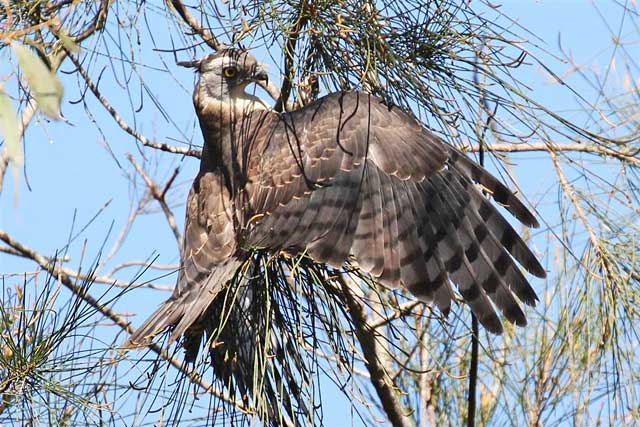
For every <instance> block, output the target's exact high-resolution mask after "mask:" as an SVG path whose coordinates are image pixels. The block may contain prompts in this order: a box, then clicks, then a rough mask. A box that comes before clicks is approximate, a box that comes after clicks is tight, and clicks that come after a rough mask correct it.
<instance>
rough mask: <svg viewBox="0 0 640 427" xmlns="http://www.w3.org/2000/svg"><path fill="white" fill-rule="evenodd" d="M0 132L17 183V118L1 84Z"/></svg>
mask: <svg viewBox="0 0 640 427" xmlns="http://www.w3.org/2000/svg"><path fill="white" fill-rule="evenodd" d="M0 133H2V137H3V138H4V151H5V153H6V154H7V157H8V158H9V162H10V163H11V166H12V170H13V178H14V182H15V183H16V185H17V182H18V178H19V174H18V172H19V168H20V166H22V149H21V148H20V132H19V130H18V118H17V116H16V111H15V109H14V108H13V105H11V99H9V95H7V94H6V92H5V91H4V88H3V87H2V85H0Z"/></svg>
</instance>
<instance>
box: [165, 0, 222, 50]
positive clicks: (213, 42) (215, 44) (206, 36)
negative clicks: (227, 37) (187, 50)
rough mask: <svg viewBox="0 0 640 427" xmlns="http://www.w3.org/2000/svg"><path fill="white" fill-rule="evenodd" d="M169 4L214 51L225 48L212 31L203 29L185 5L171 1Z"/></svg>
mask: <svg viewBox="0 0 640 427" xmlns="http://www.w3.org/2000/svg"><path fill="white" fill-rule="evenodd" d="M167 3H168V4H171V6H173V8H174V9H175V11H176V12H178V15H180V17H181V18H182V20H183V21H184V22H185V23H186V24H187V25H189V27H191V29H192V30H193V31H194V32H196V33H198V35H199V36H200V37H202V40H203V41H204V42H205V43H206V44H207V45H209V47H210V48H211V49H213V50H220V49H222V48H224V46H223V45H222V44H221V43H220V42H219V41H218V39H216V37H215V36H214V35H213V33H212V32H211V31H209V30H208V29H206V28H203V27H202V25H200V24H199V23H198V22H197V21H196V20H195V18H194V17H193V16H192V15H191V14H190V13H189V11H188V10H187V8H186V7H185V5H184V4H182V2H181V1H179V0H170V1H167Z"/></svg>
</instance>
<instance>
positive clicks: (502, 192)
mask: <svg viewBox="0 0 640 427" xmlns="http://www.w3.org/2000/svg"><path fill="white" fill-rule="evenodd" d="M250 123H252V124H253V125H251V124H250ZM239 126H240V127H239V128H238V130H237V135H238V136H237V137H240V138H241V139H243V142H242V145H243V146H244V150H242V154H241V155H240V157H242V159H241V160H240V161H239V163H240V164H242V168H243V170H244V174H245V175H246V177H247V182H246V185H245V188H246V198H247V204H246V205H247V207H248V208H249V209H250V210H251V215H250V216H251V218H250V220H249V221H248V223H247V224H245V227H247V231H248V233H247V235H248V237H247V239H246V242H245V244H244V245H245V247H251V246H253V247H267V248H271V249H278V248H283V249H288V248H292V249H295V250H297V251H300V250H306V251H307V252H308V254H309V255H310V256H311V257H312V258H313V259H315V260H316V261H318V262H326V263H330V264H331V265H334V266H339V265H341V264H342V263H343V262H344V261H345V260H347V259H348V258H349V256H351V257H352V258H351V259H352V260H353V261H355V262H357V264H358V265H359V266H360V268H361V269H363V270H364V271H366V272H369V273H371V274H372V275H373V276H375V277H377V278H379V280H380V281H381V282H382V283H385V284H387V285H389V286H404V287H405V288H407V289H408V290H409V291H410V292H412V293H413V294H414V295H416V296H417V297H419V298H421V299H424V300H428V301H433V300H435V302H436V303H437V305H438V306H439V307H440V309H441V310H442V311H443V312H447V311H448V309H449V306H450V301H451V298H452V297H453V287H452V283H453V284H455V285H457V288H458V290H459V292H460V294H461V295H462V297H463V298H464V300H465V301H466V302H467V303H468V304H469V305H470V306H471V308H472V310H473V312H474V313H475V314H476V315H477V316H478V318H479V320H480V321H481V322H482V324H483V325H484V326H485V327H486V328H487V329H489V330H491V331H493V332H498V333H499V332H500V331H501V330H502V325H501V323H500V321H499V319H498V317H497V315H496V313H495V310H494V308H493V305H495V306H497V307H498V308H499V309H500V310H501V311H502V312H503V314H504V315H505V316H506V317H507V319H509V320H510V321H511V322H514V323H517V324H520V325H523V324H525V323H526V319H525V317H524V314H523V313H522V311H521V309H520V308H519V306H518V303H517V300H516V298H515V297H514V294H515V295H516V296H517V297H518V298H519V299H520V300H522V301H524V302H525V303H527V304H533V303H535V300H536V296H535V293H534V291H533V289H532V288H531V286H530V285H529V284H528V282H527V280H526V279H525V278H524V276H523V274H522V272H521V270H520V269H519V267H518V265H517V264H516V261H517V262H518V263H520V264H521V265H522V266H523V267H524V268H525V269H526V270H528V271H529V272H531V273H532V274H534V275H536V276H539V277H544V276H545V271H544V269H543V268H542V267H541V266H540V264H539V263H538V261H537V259H536V258H535V256H534V255H533V254H532V253H531V251H530V250H529V249H528V247H527V246H526V244H525V243H524V242H523V240H522V239H521V238H520V236H519V235H518V234H517V233H516V232H515V231H514V229H513V228H512V227H511V225H510V224H509V223H508V222H507V221H506V219H505V218H504V217H503V216H502V215H501V214H500V213H499V212H498V211H497V210H496V208H495V207H494V206H493V205H491V203H490V202H489V201H488V200H487V199H486V198H485V197H484V196H483V195H482V193H481V192H480V191H479V189H478V188H477V186H476V185H475V183H478V184H481V185H482V186H484V187H485V188H486V189H488V190H489V191H490V192H491V193H492V194H493V197H494V199H495V200H496V201H498V202H500V203H501V204H503V205H504V206H505V207H506V208H507V210H509V211H510V212H511V213H512V214H513V215H514V216H515V217H516V218H518V219H519V220H520V221H521V222H522V223H523V224H525V225H528V226H537V222H536V220H535V218H534V217H533V215H532V214H531V213H530V212H529V211H528V210H527V208H526V207H525V206H524V205H523V204H522V203H521V202H520V201H519V200H518V199H517V198H516V197H515V195H514V194H513V193H512V192H511V191H510V190H509V189H508V188H506V187H505V186H504V185H502V184H501V183H500V182H499V181H498V180H497V179H496V178H494V177H493V176H491V175H490V174H489V173H488V172H487V171H485V170H484V169H483V168H481V167H480V166H479V165H477V164H475V163H474V162H473V161H471V160H470V159H468V158H467V157H466V156H464V155H463V154H461V153H459V152H458V151H456V150H455V149H454V148H453V147H451V146H449V145H448V144H446V143H444V142H443V141H442V140H440V139H439V138H437V137H436V136H434V135H433V134H431V133H430V132H428V131H427V130H425V129H424V128H423V127H422V126H420V124H419V123H417V121H416V120H415V119H413V118H412V117H411V116H410V115H408V114H407V113H405V112H403V111H402V110H401V109H399V108H391V109H390V108H389V107H387V106H386V105H385V104H383V103H382V101H381V100H380V99H378V98H376V97H374V96H371V95H368V94H363V93H357V92H351V93H336V94H332V95H329V96H327V97H325V98H323V99H321V100H319V101H317V102H315V103H313V104H310V105H309V106H307V107H305V108H303V109H300V110H297V111H294V112H291V113H286V114H281V115H278V114H276V113H265V112H260V113H254V114H252V115H250V116H249V117H248V118H247V119H246V120H245V121H244V122H243V123H242V124H240V125H239ZM244 129H246V131H245V130H244ZM492 303H493V304H492Z"/></svg>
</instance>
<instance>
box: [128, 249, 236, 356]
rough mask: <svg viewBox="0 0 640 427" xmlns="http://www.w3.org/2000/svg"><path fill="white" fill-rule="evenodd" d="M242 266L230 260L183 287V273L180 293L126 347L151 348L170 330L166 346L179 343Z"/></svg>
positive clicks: (143, 325) (134, 334) (162, 307)
mask: <svg viewBox="0 0 640 427" xmlns="http://www.w3.org/2000/svg"><path fill="white" fill-rule="evenodd" d="M242 263H243V260H241V259H239V258H236V257H232V258H229V259H228V260H227V261H225V262H224V263H222V264H220V265H218V266H216V267H214V269H213V270H212V271H211V272H210V274H209V275H208V276H206V277H205V278H204V280H202V281H195V282H192V283H186V284H185V283H182V281H184V280H186V279H185V275H184V274H182V272H181V273H180V277H179V278H178V286H177V287H176V289H180V290H181V292H174V294H173V295H172V296H171V298H169V299H168V300H167V301H165V302H164V303H162V304H161V305H160V307H158V309H157V310H156V311H155V312H154V313H153V314H152V315H151V316H150V317H149V318H148V319H147V320H146V321H145V322H144V323H143V324H142V326H140V327H139V328H138V329H137V330H136V331H135V332H134V333H133V334H132V335H131V337H130V338H129V340H128V342H127V344H125V347H137V346H144V345H148V344H149V343H150V342H151V340H152V339H153V337H155V336H157V335H159V334H161V333H162V332H164V331H165V330H166V329H168V328H173V331H172V333H171V336H170V337H169V341H168V343H167V344H171V343H173V342H174V341H176V340H177V339H178V338H180V336H182V335H183V334H184V333H185V332H186V331H187V330H188V329H190V328H192V327H193V326H194V325H195V324H196V323H198V322H199V321H200V318H201V317H202V315H203V314H204V313H205V312H206V310H207V308H209V306H210V305H211V303H212V302H213V300H214V299H215V297H216V295H217V294H218V293H219V292H220V290H222V289H223V288H224V286H225V284H226V283H227V281H229V280H230V279H232V278H233V276H234V274H235V272H236V271H237V270H238V268H239V267H240V266H241V265H242Z"/></svg>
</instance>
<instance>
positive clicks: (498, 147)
mask: <svg viewBox="0 0 640 427" xmlns="http://www.w3.org/2000/svg"><path fill="white" fill-rule="evenodd" d="M484 148H485V149H486V150H487V151H491V152H494V153H526V152H532V151H542V152H547V153H550V152H552V151H555V152H563V153H569V152H578V153H589V154H595V155H600V156H603V155H604V156H610V157H613V158H616V159H618V160H621V161H623V162H625V163H628V164H630V165H634V166H640V158H638V157H637V155H636V154H635V153H636V151H637V150H628V152H626V151H616V150H613V149H611V148H607V147H603V146H601V145H586V144H553V143H550V142H549V143H545V142H540V143H526V144H524V143H523V144H519V143H500V144H486V145H484ZM463 151H471V152H474V153H476V152H479V151H480V146H479V145H471V146H466V147H464V148H463Z"/></svg>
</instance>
